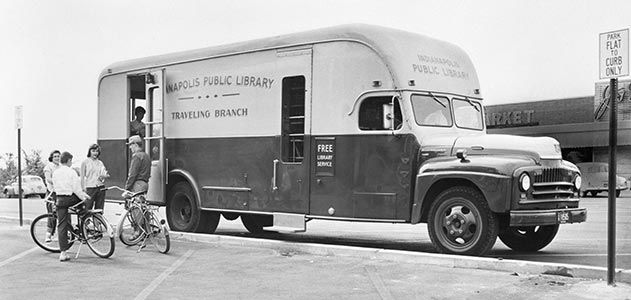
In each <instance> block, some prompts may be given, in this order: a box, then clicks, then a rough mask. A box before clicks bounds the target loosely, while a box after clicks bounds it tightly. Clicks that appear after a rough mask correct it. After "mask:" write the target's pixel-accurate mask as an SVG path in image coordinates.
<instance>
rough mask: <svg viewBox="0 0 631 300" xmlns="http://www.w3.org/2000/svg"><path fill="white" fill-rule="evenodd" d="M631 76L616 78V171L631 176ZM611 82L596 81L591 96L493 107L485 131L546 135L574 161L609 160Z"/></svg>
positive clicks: (489, 108) (488, 107) (567, 157)
mask: <svg viewBox="0 0 631 300" xmlns="http://www.w3.org/2000/svg"><path fill="white" fill-rule="evenodd" d="M630 96H631V80H620V81H619V82H618V99H617V101H618V102H617V116H618V148H617V153H616V154H617V156H616V159H617V162H618V165H617V168H618V169H617V173H618V175H620V176H624V177H625V178H629V177H631V99H630ZM610 98H611V97H610V93H609V83H608V82H603V83H600V82H599V83H596V88H595V94H594V96H589V97H579V98H568V99H558V100H545V101H533V102H523V103H512V104H501V105H491V106H487V107H486V126H487V129H488V133H492V134H514V135H524V136H550V137H553V138H555V139H557V140H558V141H559V142H560V143H561V149H562V153H563V158H564V159H566V160H568V161H571V162H574V163H579V162H592V161H593V162H607V161H608V160H609V114H610V111H609V103H610V100H611V99H610Z"/></svg>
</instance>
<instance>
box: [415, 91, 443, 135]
mask: <svg viewBox="0 0 631 300" xmlns="http://www.w3.org/2000/svg"><path fill="white" fill-rule="evenodd" d="M411 99H412V109H414V117H415V119H416V123H417V124H418V125H423V126H440V127H451V125H452V124H453V121H452V120H451V105H449V99H447V98H446V97H438V96H435V95H432V94H430V95H412V98H411Z"/></svg>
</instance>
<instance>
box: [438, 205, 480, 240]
mask: <svg viewBox="0 0 631 300" xmlns="http://www.w3.org/2000/svg"><path fill="white" fill-rule="evenodd" d="M444 216H445V217H444V219H443V224H442V227H443V232H444V233H445V238H447V239H448V240H449V241H450V242H451V243H453V244H457V245H465V244H467V243H469V242H470V241H471V240H472V239H473V238H474V235H475V233H476V231H477V228H478V223H477V221H476V218H475V215H474V214H473V212H471V210H470V209H469V208H467V207H466V206H462V205H457V206H451V207H449V208H447V209H446V210H445V214H444Z"/></svg>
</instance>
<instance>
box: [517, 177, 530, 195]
mask: <svg viewBox="0 0 631 300" xmlns="http://www.w3.org/2000/svg"><path fill="white" fill-rule="evenodd" d="M530 184H531V182H530V176H529V175H528V173H522V174H521V175H520V176H519V188H520V189H521V190H522V192H525V191H527V190H529V189H530Z"/></svg>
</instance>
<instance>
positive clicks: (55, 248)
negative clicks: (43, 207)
mask: <svg viewBox="0 0 631 300" xmlns="http://www.w3.org/2000/svg"><path fill="white" fill-rule="evenodd" d="M49 218H52V224H54V225H53V228H52V233H51V241H50V242H46V233H47V232H48V222H49V220H48V219H49ZM70 235H71V234H70V233H68V236H70ZM31 237H32V238H33V241H34V242H35V244H37V246H40V247H41V248H42V249H44V250H46V251H50V252H53V253H59V252H60V249H59V239H58V238H57V216H56V215H55V214H43V215H41V216H38V217H37V218H35V219H34V220H33V222H31ZM68 244H69V245H70V246H72V242H68Z"/></svg>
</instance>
